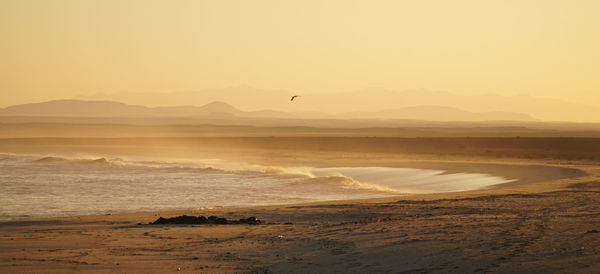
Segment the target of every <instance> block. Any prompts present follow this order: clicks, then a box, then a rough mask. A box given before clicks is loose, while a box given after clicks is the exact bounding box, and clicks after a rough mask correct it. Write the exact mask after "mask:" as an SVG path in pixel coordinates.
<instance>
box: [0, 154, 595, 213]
mask: <svg viewBox="0 0 600 274" xmlns="http://www.w3.org/2000/svg"><path fill="white" fill-rule="evenodd" d="M375 155H378V154H375ZM322 161H323V160H321V161H314V162H313V163H315V165H314V166H313V167H314V168H324V167H372V166H377V167H389V168H416V169H422V170H441V171H443V173H441V174H440V175H445V174H461V173H467V174H485V175H489V176H498V177H501V178H504V179H506V180H514V181H510V182H506V183H500V184H496V185H492V186H489V187H485V188H481V189H473V190H467V191H449V192H437V193H423V194H420V193H413V194H406V195H391V196H389V197H379V198H363V199H361V198H359V199H339V200H324V201H312V202H301V203H287V204H272V205H249V206H220V205H215V206H202V207H200V208H178V209H164V210H154V211H125V212H123V211H122V212H119V211H115V212H106V213H103V214H84V215H70V216H49V217H31V216H26V217H16V218H12V219H0V224H2V223H4V222H21V221H30V220H45V219H57V218H80V217H84V216H102V215H105V214H108V215H122V214H155V213H157V212H180V211H198V210H215V209H216V210H219V209H221V210H225V209H227V210H241V209H252V208H265V207H267V208H271V207H273V208H278V207H286V206H305V205H319V204H335V203H358V202H361V203H363V202H364V203H369V202H381V201H391V200H413V199H425V200H427V199H428V197H445V196H448V197H460V196H463V195H477V194H478V193H482V194H483V193H487V192H489V191H498V190H503V189H510V190H512V191H516V190H515V187H519V186H520V187H527V185H528V184H532V183H538V182H543V181H556V180H559V179H571V178H577V177H583V176H586V175H588V174H587V173H586V172H585V171H583V170H582V169H580V168H574V167H565V166H559V165H550V164H547V163H545V164H541V163H519V162H518V161H517V162H501V161H486V162H482V161H470V162H467V161H460V160H459V161H456V160H455V161H439V160H400V161H394V160H389V159H388V160H386V161H385V162H381V163H380V164H381V165H364V166H363V165H360V162H357V161H358V160H356V159H355V160H349V159H347V158H346V159H345V160H344V162H346V165H341V166H335V165H332V164H331V162H330V159H327V163H326V164H324V162H322ZM279 163H281V164H284V165H281V166H276V167H284V168H294V167H298V166H293V165H289V164H286V163H285V162H281V161H279ZM246 164H251V165H253V164H256V163H246ZM357 164H358V165H357ZM519 175H521V176H523V175H526V176H524V177H522V178H517V177H516V176H519Z"/></svg>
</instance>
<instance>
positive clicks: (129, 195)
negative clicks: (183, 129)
mask: <svg viewBox="0 0 600 274" xmlns="http://www.w3.org/2000/svg"><path fill="white" fill-rule="evenodd" d="M0 170H2V172H0V192H2V193H4V195H0V205H1V206H0V219H3V218H4V219H6V218H16V217H19V216H72V215H87V214H103V213H106V212H135V211H157V210H171V209H183V208H188V209H189V208H201V207H202V208H206V207H215V206H237V207H240V206H259V205H275V204H293V203H303V202H318V201H331V200H348V199H368V198H382V197H391V196H398V195H407V194H415V193H435V192H451V191H464V190H473V189H480V188H486V187H490V186H493V185H495V184H499V183H505V182H508V181H510V180H506V179H504V178H501V177H495V176H490V175H487V174H466V173H458V174H445V173H444V171H443V170H424V169H411V168H389V167H333V168H314V167H279V166H261V165H253V164H247V163H234V162H227V161H223V160H219V159H202V160H189V159H160V160H157V159H148V158H129V157H121V156H119V157H118V158H116V157H110V156H106V155H25V154H0Z"/></svg>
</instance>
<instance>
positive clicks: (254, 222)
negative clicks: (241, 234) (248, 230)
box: [236, 217, 260, 225]
mask: <svg viewBox="0 0 600 274" xmlns="http://www.w3.org/2000/svg"><path fill="white" fill-rule="evenodd" d="M236 223H238V224H249V225H257V224H260V220H259V219H256V217H248V218H246V219H240V220H239V221H237V222H236Z"/></svg>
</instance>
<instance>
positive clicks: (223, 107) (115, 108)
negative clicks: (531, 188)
mask: <svg viewBox="0 0 600 274" xmlns="http://www.w3.org/2000/svg"><path fill="white" fill-rule="evenodd" d="M0 115H2V116H28V117H161V118H164V117H188V118H190V117H191V118H193V117H204V118H206V117H209V118H219V119H240V118H267V119H406V120H424V121H492V120H494V121H535V120H536V119H534V118H533V117H531V116H529V115H527V114H521V113H512V112H469V111H464V110H461V109H457V108H452V107H444V106H413V107H405V108H397V109H389V110H383V111H378V112H350V113H342V114H338V115H327V114H319V113H286V112H281V111H274V110H260V111H242V110H240V109H237V108H236V107H234V106H232V105H230V104H227V103H224V102H219V101H215V102H211V103H208V104H206V105H203V106H189V105H188V106H168V107H146V106H139V105H128V104H124V103H120V102H114V101H84V100H55V101H49V102H43V103H33V104H23V105H15V106H10V107H7V108H4V109H0Z"/></svg>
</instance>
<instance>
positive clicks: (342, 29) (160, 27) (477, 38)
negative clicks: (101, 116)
mask: <svg viewBox="0 0 600 274" xmlns="http://www.w3.org/2000/svg"><path fill="white" fill-rule="evenodd" d="M598 11H600V1H596V0H589V1H584V0H569V1H567V0H564V1H555V0H544V1H541V0H537V1H531V0H518V1H513V0H504V1H491V0H490V1H481V0H472V1H471V0H453V1H447V0H438V1H433V0H422V1H402V0H396V1H378V0H370V1H351V0H340V1H337V0H335V1H327V0H316V1H312V0H301V1H300V0H298V1H295V0H289V1H283V0H280V1H262V0H254V1H229V0H220V1H152V0H140V1H128V0H102V1H100V0H98V1H89V0H72V1H66V0H54V1H45V0H41V1H32V0H16V1H9V0H0V37H1V38H0V39H1V41H2V42H1V43H0V60H1V61H0V107H4V106H8V105H13V104H19V103H29V102H39V101H44V100H52V99H60V98H72V97H76V96H85V95H92V94H97V93H118V92H141V93H143V92H167V93H168V92H181V91H200V90H203V89H214V88H224V87H228V86H237V85H249V86H253V87H257V88H264V89H272V90H280V89H282V90H287V91H292V92H298V93H321V92H323V93H325V92H328V93H331V92H343V91H352V90H357V89H363V88H369V87H381V88H386V89H390V90H407V89H413V90H419V89H429V90H440V91H448V92H452V93H455V94H459V95H467V94H469V95H470V94H487V93H496V94H500V95H516V94H525V95H530V96H537V97H550V98H556V99H561V100H566V101H571V102H579V103H585V104H588V105H594V106H600V75H599V74H600V50H598V49H599V48H600V16H598ZM249 100H251V98H249ZM332 103H334V102H332Z"/></svg>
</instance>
